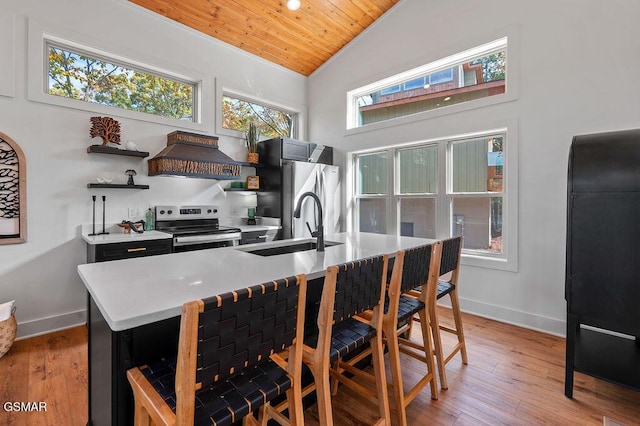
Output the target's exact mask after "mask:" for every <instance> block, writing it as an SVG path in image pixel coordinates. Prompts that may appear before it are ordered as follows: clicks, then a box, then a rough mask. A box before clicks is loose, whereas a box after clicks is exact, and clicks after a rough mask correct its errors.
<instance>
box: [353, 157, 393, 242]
mask: <svg viewBox="0 0 640 426" xmlns="http://www.w3.org/2000/svg"><path fill="white" fill-rule="evenodd" d="M356 170H357V174H356V191H355V193H356V210H357V211H358V214H357V215H356V218H355V219H356V226H355V227H356V229H357V230H359V231H361V232H374V233H377V234H386V233H387V198H388V189H387V188H388V183H389V165H388V161H387V152H386V151H383V152H374V153H369V154H362V155H358V156H357V157H356Z"/></svg>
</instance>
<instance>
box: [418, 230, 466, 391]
mask: <svg viewBox="0 0 640 426" xmlns="http://www.w3.org/2000/svg"><path fill="white" fill-rule="evenodd" d="M461 252H462V237H454V238H449V239H446V240H443V241H442V255H441V259H440V272H439V274H438V275H439V277H440V278H439V279H438V282H437V288H436V292H435V294H432V296H434V295H435V297H433V298H432V300H431V301H429V302H428V307H429V317H430V321H431V329H432V332H433V341H434V348H435V355H436V361H437V364H438V374H439V376H440V386H441V387H442V389H448V388H449V384H448V383H447V373H446V369H445V366H446V364H447V363H448V362H449V361H451V360H452V359H453V357H454V356H455V355H456V354H457V353H458V352H460V356H461V358H462V364H464V365H467V364H468V362H469V361H468V358H467V346H466V343H465V340H464V330H463V328H462V314H461V311H460V301H459V299H458V275H459V273H460V254H461ZM449 273H450V274H451V276H450V277H449V279H448V280H442V279H441V278H442V277H443V276H444V275H447V274H449ZM446 295H449V298H450V299H451V312H452V314H453V321H454V327H455V328H450V327H446V326H444V325H441V324H440V320H439V318H438V309H437V301H438V299H441V298H442V297H444V296H446ZM440 331H445V332H447V333H451V334H454V335H455V336H456V337H457V339H458V343H456V344H455V346H454V347H453V348H452V349H451V351H450V352H449V353H448V354H447V355H446V357H445V356H444V355H443V347H442V337H441V334H440Z"/></svg>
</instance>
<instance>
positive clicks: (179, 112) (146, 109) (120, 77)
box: [46, 42, 198, 122]
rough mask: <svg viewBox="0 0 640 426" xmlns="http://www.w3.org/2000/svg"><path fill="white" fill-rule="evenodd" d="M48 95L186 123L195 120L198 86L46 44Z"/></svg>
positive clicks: (97, 56) (62, 46)
mask: <svg viewBox="0 0 640 426" xmlns="http://www.w3.org/2000/svg"><path fill="white" fill-rule="evenodd" d="M46 50H47V57H48V62H47V70H48V79H47V89H46V91H47V93H48V94H50V95H54V96H60V97H64V98H69V99H76V100H81V101H85V102H91V103H96V104H101V105H107V106H112V107H117V108H122V109H125V110H130V111H138V112H143V113H147V114H153V115H157V116H162V117H167V118H173V119H178V120H185V121H191V122H194V121H196V117H197V115H196V105H197V102H196V96H197V92H198V91H197V83H195V82H190V81H181V80H179V79H176V78H172V77H169V76H167V75H162V74H160V73H155V72H151V71H148V70H144V69H140V68H138V67H135V66H134V65H130V64H126V63H121V62H119V61H116V60H113V59H110V58H106V57H101V56H99V55H96V54H93V53H89V52H84V51H82V50H80V49H76V48H69V47H66V46H64V45H58V44H55V43H51V42H49V43H47V49H46Z"/></svg>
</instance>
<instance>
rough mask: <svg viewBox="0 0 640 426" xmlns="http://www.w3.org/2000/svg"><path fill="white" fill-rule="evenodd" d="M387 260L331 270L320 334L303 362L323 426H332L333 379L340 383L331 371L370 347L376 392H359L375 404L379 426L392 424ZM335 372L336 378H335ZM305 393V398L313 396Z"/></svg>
mask: <svg viewBox="0 0 640 426" xmlns="http://www.w3.org/2000/svg"><path fill="white" fill-rule="evenodd" d="M387 261H388V257H387V256H386V255H385V256H376V257H371V258H368V259H363V260H358V261H355V262H350V263H347V264H342V265H338V266H330V267H329V268H327V272H326V275H325V280H324V287H323V289H322V297H321V300H320V309H319V312H318V320H317V326H318V328H317V334H316V333H314V334H312V335H310V336H307V338H306V339H305V347H304V351H303V362H304V363H305V364H306V365H307V366H308V367H309V369H310V370H311V372H312V374H313V378H314V384H312V385H311V386H312V387H313V386H315V390H316V395H317V399H318V414H319V417H320V424H321V425H323V426H332V425H333V415H332V410H331V392H330V385H329V375H330V374H331V375H332V377H337V376H338V373H337V371H335V370H333V369H332V368H331V364H336V363H337V361H338V360H340V359H342V357H344V356H346V355H347V354H352V353H353V352H354V351H355V350H356V349H360V348H362V347H363V346H364V345H365V344H366V343H367V342H369V343H370V346H371V347H372V348H373V350H372V358H373V368H374V371H375V377H376V380H375V389H376V391H375V392H372V391H371V390H370V389H368V388H365V387H362V386H356V385H354V386H353V388H354V389H355V390H356V391H357V392H358V393H365V394H366V395H368V396H370V397H371V399H375V400H376V404H377V409H378V410H379V413H380V420H379V421H378V423H379V424H386V425H388V424H390V418H389V417H390V412H389V401H388V397H387V382H386V377H385V372H384V364H383V352H382V312H381V310H382V307H383V303H384V286H385V280H384V277H386V275H387ZM367 310H373V311H374V315H373V318H372V320H370V321H367V322H363V321H359V320H357V319H355V318H354V316H356V315H358V314H360V313H362V312H364V311H367ZM330 370H331V372H330ZM309 390H310V388H309V389H305V393H306V392H307V391H309Z"/></svg>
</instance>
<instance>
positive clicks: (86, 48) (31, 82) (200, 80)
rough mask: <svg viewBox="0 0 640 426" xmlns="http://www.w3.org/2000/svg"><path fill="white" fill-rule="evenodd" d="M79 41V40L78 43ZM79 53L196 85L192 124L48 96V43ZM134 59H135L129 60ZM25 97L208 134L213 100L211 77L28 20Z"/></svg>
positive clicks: (83, 35)
mask: <svg viewBox="0 0 640 426" xmlns="http://www.w3.org/2000/svg"><path fill="white" fill-rule="evenodd" d="M80 40H81V41H80ZM49 42H50V43H53V44H55V45H57V46H62V47H66V48H69V49H71V50H72V51H74V52H75V51H78V50H79V51H81V52H85V53H87V54H90V55H91V56H98V57H100V58H104V59H106V60H108V61H109V62H111V63H115V64H123V65H125V66H127V67H130V68H134V69H136V70H144V71H145V72H151V73H153V74H157V75H160V76H166V77H168V78H171V79H173V80H178V81H185V82H190V83H194V84H196V85H197V87H196V92H195V93H194V95H195V97H196V98H197V99H196V104H195V105H194V118H195V119H196V120H195V121H187V120H180V119H177V118H169V117H164V116H160V115H154V114H149V113H145V112H140V111H132V110H127V109H123V108H119V107H113V106H109V105H103V104H99V103H93V102H86V101H82V100H78V99H71V98H66V97H62V96H56V95H50V94H49V93H48V80H49V60H48V43H49ZM131 58H137V59H135V60H134V59H131ZM27 62H28V66H27V98H28V99H29V100H30V101H34V102H39V103H44V104H48V105H54V106H58V107H64V108H72V109H77V110H81V111H89V112H92V113H96V114H103V115H109V116H113V117H122V118H127V119H131V120H138V121H145V122H151V123H157V124H163V125H168V126H171V127H177V128H183V129H189V130H197V131H205V132H206V131H208V130H207V129H210V128H211V127H212V126H213V123H212V119H213V111H212V110H211V107H212V103H209V102H207V99H210V98H213V93H214V85H213V78H212V77H209V76H207V75H204V74H202V73H199V72H196V71H194V70H191V69H189V68H186V67H182V66H178V65H176V64H174V63H171V62H168V61H166V60H163V59H160V58H157V57H153V56H150V55H148V54H146V53H141V52H137V51H134V50H131V49H130V48H128V47H123V46H117V45H114V44H112V43H106V42H105V41H102V40H99V39H96V38H94V37H92V36H90V35H88V34H83V33H78V32H75V31H73V30H69V29H68V28H64V27H61V26H59V25H56V24H54V23H46V24H44V23H42V22H40V21H37V20H33V19H29V21H28V52H27Z"/></svg>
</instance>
